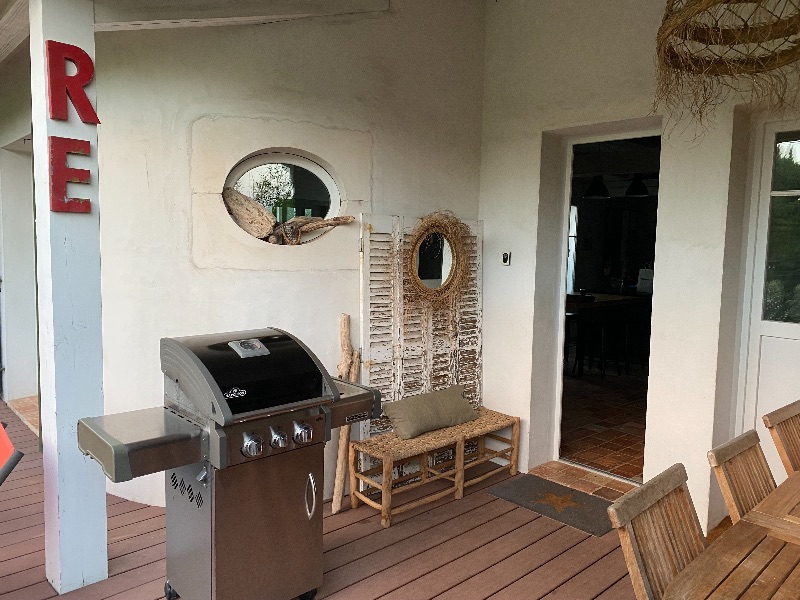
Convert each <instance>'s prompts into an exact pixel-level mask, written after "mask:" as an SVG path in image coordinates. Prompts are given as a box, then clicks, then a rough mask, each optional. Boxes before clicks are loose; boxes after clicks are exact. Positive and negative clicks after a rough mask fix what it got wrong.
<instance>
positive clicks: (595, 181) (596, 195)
mask: <svg viewBox="0 0 800 600" xmlns="http://www.w3.org/2000/svg"><path fill="white" fill-rule="evenodd" d="M583 197H584V198H585V199H586V200H608V199H609V198H611V194H609V193H608V188H607V187H606V184H605V183H604V182H603V176H602V175H595V176H594V177H592V182H591V183H590V184H589V187H588V188H586V192H584V194H583Z"/></svg>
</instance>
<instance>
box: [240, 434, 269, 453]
mask: <svg viewBox="0 0 800 600" xmlns="http://www.w3.org/2000/svg"><path fill="white" fill-rule="evenodd" d="M263 453H264V440H263V439H262V438H261V436H260V435H255V434H252V435H248V434H245V436H244V444H243V445H242V454H244V455H245V456H249V457H250V458H255V457H256V456H261V455H262V454H263Z"/></svg>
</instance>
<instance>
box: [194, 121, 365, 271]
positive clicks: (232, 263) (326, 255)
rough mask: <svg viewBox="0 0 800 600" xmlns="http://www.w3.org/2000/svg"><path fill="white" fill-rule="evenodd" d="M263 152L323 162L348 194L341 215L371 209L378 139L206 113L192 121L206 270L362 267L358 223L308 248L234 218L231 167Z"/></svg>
mask: <svg viewBox="0 0 800 600" xmlns="http://www.w3.org/2000/svg"><path fill="white" fill-rule="evenodd" d="M262 150H274V151H281V152H294V153H297V154H299V155H301V156H305V157H306V158H308V159H310V160H313V161H315V162H317V163H319V164H320V165H321V166H322V167H323V168H325V170H326V171H328V173H329V174H330V175H331V177H332V178H333V180H334V182H335V183H336V185H337V187H338V188H339V193H340V195H341V199H342V203H341V208H340V210H339V214H340V215H347V214H357V213H358V212H361V211H362V210H364V207H369V205H370V202H371V185H372V136H371V135H370V134H369V133H365V132H361V131H351V130H344V129H332V128H327V127H321V126H319V125H316V124H314V123H308V122H296V121H286V120H275V119H254V118H246V117H203V118H201V119H198V120H197V121H195V122H194V123H192V127H191V139H190V182H191V188H192V231H191V239H192V241H191V244H192V261H193V263H194V265H195V266H196V267H198V268H201V269H213V268H217V269H244V270H255V271H258V270H276V271H309V270H320V271H331V270H356V269H358V266H359V263H358V252H357V250H358V228H357V227H356V226H355V225H345V226H342V227H337V228H336V229H335V230H331V231H330V232H328V233H326V234H324V235H322V236H320V237H319V238H318V239H316V240H314V242H313V243H311V244H304V245H302V246H291V247H289V246H286V247H284V246H275V245H272V244H267V243H265V242H263V241H261V240H258V239H256V238H253V237H252V236H250V235H248V234H246V233H245V232H244V231H242V230H241V229H240V228H239V227H238V226H237V225H236V223H234V221H233V219H231V218H230V216H229V215H228V212H227V210H226V209H225V206H224V203H223V201H222V188H223V186H224V184H225V180H226V178H227V177H228V173H230V170H231V169H232V168H233V167H234V165H236V164H237V163H239V162H240V161H241V160H243V159H244V158H247V157H249V156H252V155H254V154H257V153H259V152H260V151H262Z"/></svg>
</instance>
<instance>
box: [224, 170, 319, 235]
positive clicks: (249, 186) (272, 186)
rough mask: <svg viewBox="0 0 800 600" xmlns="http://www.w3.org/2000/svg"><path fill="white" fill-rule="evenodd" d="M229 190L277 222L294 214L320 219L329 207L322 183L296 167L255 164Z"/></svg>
mask: <svg viewBox="0 0 800 600" xmlns="http://www.w3.org/2000/svg"><path fill="white" fill-rule="evenodd" d="M233 187H234V188H235V189H236V190H237V191H238V192H240V193H242V194H245V195H246V196H249V197H250V198H252V199H253V200H255V201H256V202H258V203H259V204H261V205H262V206H265V207H266V208H268V209H269V210H270V211H272V214H274V215H275V216H276V217H277V219H278V222H279V223H283V222H285V221H288V220H289V219H292V218H294V217H295V216H297V215H303V216H308V217H321V218H324V217H326V216H327V214H328V210H329V209H330V207H331V195H330V192H329V191H328V188H327V187H326V186H325V184H324V183H323V182H322V180H321V179H320V178H319V177H317V176H316V175H315V174H314V173H312V172H311V171H309V170H307V169H304V168H303V167H299V166H297V165H289V164H284V163H266V164H263V165H259V166H257V167H254V168H252V169H250V170H249V171H247V172H246V173H245V174H244V175H242V176H241V177H240V178H239V180H238V181H237V182H236V184H235V185H234V186H233Z"/></svg>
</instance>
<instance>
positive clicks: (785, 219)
mask: <svg viewBox="0 0 800 600" xmlns="http://www.w3.org/2000/svg"><path fill="white" fill-rule="evenodd" d="M763 156H764V159H763V168H762V172H761V178H760V187H759V194H758V206H757V220H756V225H755V245H754V247H752V246H751V248H753V249H754V254H753V256H754V261H753V263H752V264H753V267H752V271H751V272H752V274H753V279H752V282H753V286H752V290H753V297H752V303H751V311H750V312H751V314H750V336H749V338H750V341H749V346H748V358H747V372H746V395H745V407H744V414H743V429H744V430H747V429H751V428H752V427H753V425H755V426H756V430H757V431H758V433H759V435H760V436H761V442H762V446H763V448H764V452H765V454H766V455H767V460H768V461H769V464H770V467H771V469H772V472H773V474H774V475H775V477H776V479H777V480H778V481H782V480H783V479H784V478H785V477H786V473H785V470H784V468H783V465H782V464H781V461H780V459H779V458H778V454H777V452H776V451H775V447H774V445H773V443H772V439H771V438H770V436H769V433H768V432H767V430H766V428H765V427H764V424H763V421H762V419H761V417H762V415H764V414H766V413H768V412H771V411H773V410H775V409H777V408H780V407H781V406H784V405H786V404H789V403H790V402H794V401H795V400H799V399H800V123H794V124H792V126H791V128H790V127H787V124H786V123H773V124H768V125H767V126H766V137H765V140H764V154H763Z"/></svg>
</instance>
